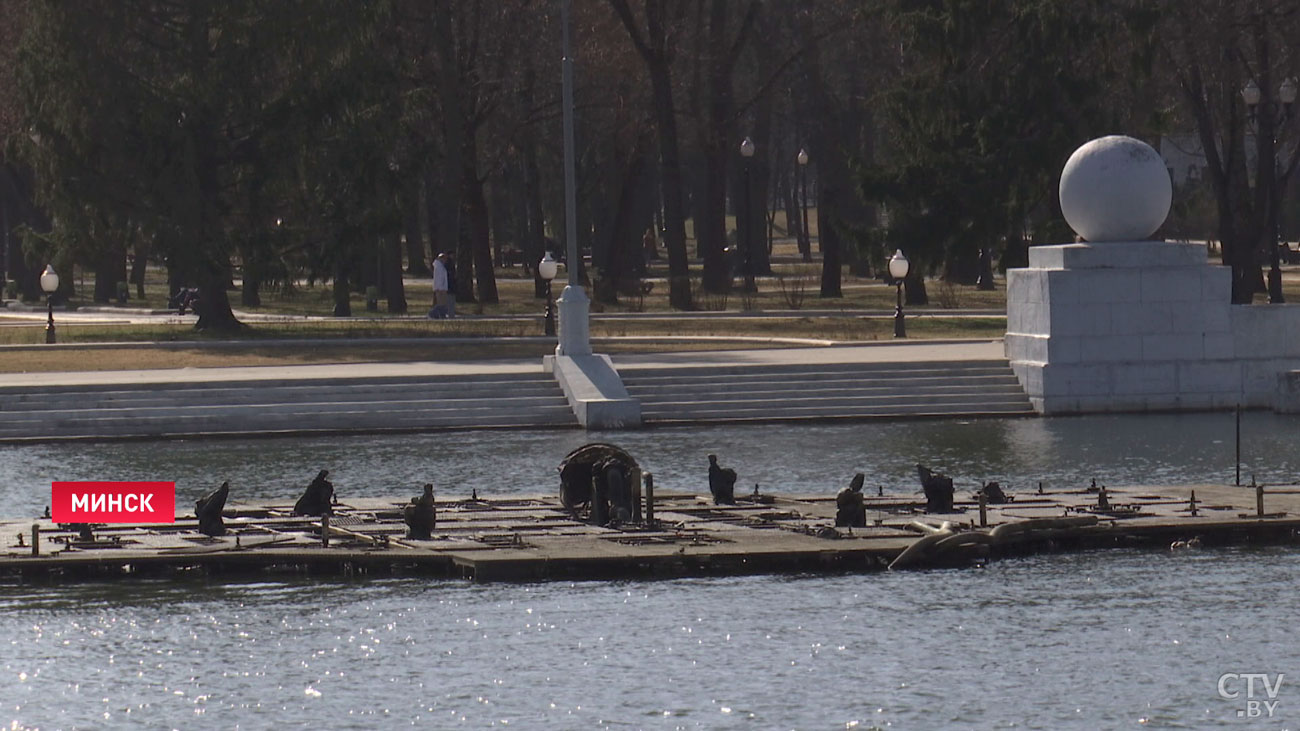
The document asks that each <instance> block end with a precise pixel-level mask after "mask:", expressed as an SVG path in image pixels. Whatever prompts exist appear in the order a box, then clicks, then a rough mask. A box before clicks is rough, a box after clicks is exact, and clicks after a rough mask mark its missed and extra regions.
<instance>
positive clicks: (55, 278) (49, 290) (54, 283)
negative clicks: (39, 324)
mask: <svg viewBox="0 0 1300 731" xmlns="http://www.w3.org/2000/svg"><path fill="white" fill-rule="evenodd" d="M41 291H42V292H44V293H45V303H46V306H47V307H48V308H49V320H48V321H47V322H46V323H45V342H46V344H47V345H52V344H53V343H54V342H55V339H54V293H55V292H57V291H59V275H58V274H57V273H55V271H54V265H52V264H46V265H45V271H44V272H42V273H41Z"/></svg>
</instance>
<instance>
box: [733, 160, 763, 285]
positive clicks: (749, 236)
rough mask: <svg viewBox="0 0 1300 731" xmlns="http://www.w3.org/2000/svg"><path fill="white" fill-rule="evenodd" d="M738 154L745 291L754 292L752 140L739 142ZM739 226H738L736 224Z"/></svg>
mask: <svg viewBox="0 0 1300 731" xmlns="http://www.w3.org/2000/svg"><path fill="white" fill-rule="evenodd" d="M740 156H741V158H743V159H744V161H745V196H744V198H745V214H744V220H745V229H744V230H745V242H744V243H745V291H746V292H756V291H758V287H757V286H756V285H755V284H754V234H753V228H754V227H753V216H752V211H753V208H752V201H751V200H750V188H751V186H750V183H749V160H750V158H752V157H754V141H753V140H751V139H750V138H749V137H746V138H745V140H744V141H743V142H741V143H740ZM737 228H739V226H737Z"/></svg>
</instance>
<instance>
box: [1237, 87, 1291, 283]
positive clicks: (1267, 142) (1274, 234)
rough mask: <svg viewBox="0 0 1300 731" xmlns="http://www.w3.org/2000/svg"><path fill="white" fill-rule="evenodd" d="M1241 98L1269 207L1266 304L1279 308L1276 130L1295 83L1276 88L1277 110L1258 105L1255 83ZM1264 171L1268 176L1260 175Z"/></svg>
mask: <svg viewBox="0 0 1300 731" xmlns="http://www.w3.org/2000/svg"><path fill="white" fill-rule="evenodd" d="M1241 98H1242V101H1244V102H1246V108H1247V109H1248V110H1249V111H1250V120H1251V122H1253V123H1254V125H1255V134H1256V140H1255V147H1256V150H1257V151H1258V154H1259V156H1260V157H1259V159H1258V160H1257V161H1256V165H1257V166H1258V171H1259V173H1260V175H1259V176H1257V177H1262V178H1263V179H1261V180H1259V181H1257V183H1258V185H1260V186H1261V187H1264V191H1263V193H1264V195H1265V196H1266V200H1267V203H1266V205H1267V206H1268V235H1269V268H1268V301H1269V303H1270V304H1281V303H1283V302H1285V301H1286V300H1285V299H1284V298H1283V297H1282V262H1281V251H1280V250H1279V246H1278V241H1279V238H1280V237H1279V228H1280V227H1279V222H1278V210H1279V209H1280V208H1281V207H1282V186H1280V185H1278V175H1277V128H1278V127H1280V126H1282V125H1284V124H1286V123H1287V121H1288V120H1290V118H1291V107H1292V105H1293V104H1294V103H1295V98H1296V82H1295V79H1286V80H1285V81H1283V82H1282V84H1281V86H1279V87H1278V90H1277V100H1278V101H1280V102H1281V103H1282V104H1281V107H1280V108H1279V107H1278V105H1277V103H1276V102H1272V101H1270V102H1268V103H1266V104H1262V105H1261V102H1262V101H1263V92H1262V91H1261V90H1260V88H1259V85H1258V84H1256V83H1255V80H1254V79H1251V80H1250V81H1249V82H1247V83H1246V86H1245V88H1243V89H1242V90H1241ZM1261 106H1262V107H1263V108H1262V109H1261ZM1261 111H1262V114H1261ZM1265 160H1267V166H1268V167H1267V168H1265ZM1265 171H1267V175H1263V174H1264V173H1265Z"/></svg>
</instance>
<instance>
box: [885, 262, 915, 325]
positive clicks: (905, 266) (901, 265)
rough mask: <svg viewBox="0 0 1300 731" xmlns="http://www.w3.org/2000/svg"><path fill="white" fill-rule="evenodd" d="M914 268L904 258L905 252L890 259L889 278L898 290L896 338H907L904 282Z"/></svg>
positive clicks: (895, 314) (895, 312) (895, 306)
mask: <svg viewBox="0 0 1300 731" xmlns="http://www.w3.org/2000/svg"><path fill="white" fill-rule="evenodd" d="M911 268H912V263H911V262H909V261H908V260H907V257H905V256H903V250H902V249H898V250H896V251H895V252H894V255H893V256H891V257H889V276H891V277H893V279H894V286H895V287H897V288H898V304H896V305H894V337H896V338H905V337H907V327H906V326H905V325H904V324H903V280H904V279H906V278H907V272H908V270H910V269H911Z"/></svg>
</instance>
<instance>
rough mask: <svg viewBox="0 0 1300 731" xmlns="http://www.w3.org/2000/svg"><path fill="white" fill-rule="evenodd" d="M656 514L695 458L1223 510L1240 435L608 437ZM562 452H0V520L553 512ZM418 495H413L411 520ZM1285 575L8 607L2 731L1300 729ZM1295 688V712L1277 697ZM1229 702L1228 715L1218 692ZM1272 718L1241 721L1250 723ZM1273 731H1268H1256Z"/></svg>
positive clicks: (1274, 443) (685, 481) (1060, 566)
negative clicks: (276, 500)
mask: <svg viewBox="0 0 1300 731" xmlns="http://www.w3.org/2000/svg"><path fill="white" fill-rule="evenodd" d="M1243 426H1244V432H1243V457H1244V461H1245V463H1246V468H1245V474H1247V475H1249V474H1251V473H1256V474H1257V475H1258V477H1259V479H1261V480H1263V481H1273V482H1281V481H1290V480H1293V479H1294V476H1295V474H1296V472H1297V459H1300V451H1298V450H1297V447H1300V444H1298V442H1300V429H1297V428H1296V427H1297V426H1300V421H1297V420H1295V419H1290V418H1282V417H1274V416H1267V415H1254V414H1251V415H1247V417H1246V419H1245V423H1244V425H1243ZM602 438H606V439H608V440H610V441H614V442H616V443H618V444H620V445H622V446H624V447H626V448H627V449H629V451H631V452H632V453H633V454H635V455H636V456H637V457H638V458H639V459H640V460H641V461H642V463H643V465H645V466H646V468H647V469H649V470H651V471H653V472H655V474H656V479H657V480H658V483H659V484H661V485H665V486H666V487H669V488H672V489H701V490H702V489H704V476H703V473H704V466H705V464H706V462H705V459H704V455H705V454H706V453H707V452H709V451H716V452H718V453H719V454H720V455H721V456H722V458H723V460H722V461H723V462H724V463H727V464H731V465H734V466H736V467H737V469H738V471H739V472H740V473H741V480H743V481H747V482H751V483H752V482H759V483H761V484H762V485H763V486H764V488H765V489H767V488H769V487H770V488H771V489H773V490H786V491H799V492H816V491H829V490H833V489H837V488H838V487H839V486H840V485H841V484H843V483H844V482H845V481H846V480H847V478H848V477H849V476H851V475H852V473H853V472H855V471H863V472H866V473H867V474H868V475H869V476H870V477H869V480H871V481H872V482H878V483H881V484H884V485H885V486H886V489H889V490H897V491H910V490H912V489H913V484H914V483H913V480H914V478H913V477H912V473H911V471H910V467H911V465H912V464H914V463H915V462H917V461H922V462H926V463H929V464H932V465H934V466H936V467H938V468H940V469H943V470H945V471H948V472H950V473H952V474H954V475H955V476H957V478H958V484H959V486H960V485H961V484H962V482H963V480H965V481H966V484H967V485H970V486H972V487H973V486H974V484H975V481H976V480H977V479H1001V480H1003V482H1004V484H1006V483H1008V482H1009V483H1010V484H1011V485H1012V489H1013V491H1014V490H1015V489H1028V486H1029V485H1030V484H1032V483H1033V482H1035V481H1037V480H1040V479H1041V480H1044V481H1047V482H1048V483H1049V484H1056V483H1062V484H1075V483H1081V482H1083V481H1085V480H1087V479H1089V478H1091V477H1093V476H1096V477H1098V478H1099V479H1101V480H1103V481H1105V482H1107V483H1108V484H1124V483H1162V482H1219V483H1223V482H1230V481H1231V480H1232V475H1233V436H1232V416H1231V415H1202V416H1151V417H1105V418H1091V417H1090V418H1078V419H1047V420H1006V421H999V420H992V421H974V422H969V423H959V422H911V423H890V424H865V425H864V424H857V425H851V426H849V425H844V426H829V427H802V428H793V427H788V426H783V427H753V428H716V429H715V428H691V429H680V430H678V429H674V430H653V431H644V432H636V433H620V434H616V435H604V436H603V437H602ZM586 440H587V435H584V434H582V433H578V432H564V431H560V432H526V433H505V432H502V433H479V434H456V435H433V436H419V437H412V436H402V437H385V438H377V437H367V438H348V439H341V438H334V439H316V440H300V439H286V440H246V441H245V440H241V441H222V442H202V443H186V442H178V443H145V444H104V445H56V446H48V445H47V446H29V447H18V448H14V447H0V514H3V515H9V516H13V515H22V514H35V513H38V512H39V511H40V510H41V509H43V507H44V505H45V503H46V502H48V500H47V498H48V494H49V493H48V490H49V487H48V483H49V482H50V481H51V480H53V479H174V480H176V481H177V483H178V492H179V493H180V496H179V500H180V501H181V502H185V501H186V500H187V499H189V496H188V493H198V492H200V491H203V490H206V489H210V488H211V487H212V486H214V485H215V484H216V483H217V482H219V481H220V480H222V479H230V480H231V482H232V485H234V486H235V490H236V495H237V496H239V497H247V498H249V499H252V498H262V497H271V496H276V497H284V496H286V495H288V496H292V495H296V493H297V491H298V490H300V489H301V487H302V486H305V484H306V483H307V482H308V481H309V480H310V478H311V477H312V476H313V475H314V473H315V471H316V470H317V469H318V468H321V467H328V468H330V469H332V470H333V471H334V477H335V478H336V479H335V484H336V486H337V488H338V489H339V492H340V493H341V494H342V495H343V497H345V498H346V497H347V495H349V494H353V495H361V494H365V495H387V494H401V493H403V492H406V491H413V490H414V486H415V485H417V484H419V483H420V482H423V481H425V480H426V479H431V480H433V481H434V482H435V483H437V484H438V485H439V486H440V488H441V490H442V495H443V496H450V497H456V496H458V495H459V493H462V492H463V493H465V494H468V492H469V490H470V489H471V488H474V489H478V490H479V491H480V493H484V492H486V493H487V494H490V495H491V494H518V493H537V492H549V491H550V490H552V489H553V486H554V465H555V462H557V461H558V459H559V457H560V456H562V455H563V453H564V452H565V451H567V450H568V449H570V448H572V447H574V446H577V445H579V444H581V443H583V442H585V441H586ZM412 494H413V493H412ZM1297 559H1300V551H1297V550H1296V549H1292V548H1263V549H1224V550H1218V549H1216V550H1202V551H1193V552H1178V553H1170V554H1166V553H1161V552H1135V551H1134V552H1131V551H1109V552H1094V553H1082V554H1067V555H1052V556H1040V557H1034V558H1028V559H1018V560H1005V561H999V562H995V563H992V564H990V565H989V566H987V567H985V568H983V569H970V570H961V571H930V572H920V573H905V574H889V573H880V574H867V575H836V576H768V577H763V576H758V577H742V578H734V579H698V580H692V579H683V580H674V581H655V582H643V581H635V582H580V583H550V584H501V585H482V586H479V585H472V584H466V583H463V582H460V581H453V580H428V579H392V580H374V581H370V580H367V581H355V582H352V581H345V580H332V579H327V580H307V579H303V580H276V581H266V582H250V581H226V582H218V581H215V580H204V579H184V580H175V581H119V582H105V583H92V584H79V585H49V586H32V585H12V584H11V585H0V726H8V725H13V726H16V727H19V728H22V727H40V728H112V727H123V728H124V727H147V728H172V727H175V728H190V727H220V728H235V727H239V728H269V727H308V726H311V727H321V726H322V725H328V727H330V728H375V727H388V726H396V725H404V726H405V725H415V726H421V727H426V728H442V727H466V728H482V727H505V728H525V729H533V728H560V729H576V728H591V727H597V726H601V725H607V726H611V727H618V728H642V727H644V728H665V729H675V728H687V729H695V728H707V729H713V728H764V729H768V728H772V729H778V728H799V729H806V728H855V727H856V728H872V727H886V728H921V729H930V728H949V727H952V728H971V727H975V728H998V727H1008V728H1043V729H1058V728H1079V729H1094V728H1118V727H1135V726H1139V725H1144V726H1148V727H1173V728H1204V727H1211V726H1218V725H1221V724H1225V723H1240V724H1245V725H1247V726H1249V725H1251V721H1250V719H1238V717H1237V713H1238V711H1244V709H1246V707H1247V706H1246V699H1245V692H1244V683H1243V684H1241V685H1242V687H1241V691H1242V692H1241V694H1240V696H1239V697H1238V698H1236V699H1225V698H1221V697H1220V694H1219V692H1218V686H1217V684H1218V680H1219V677H1220V676H1221V675H1222V674H1224V673H1273V674H1276V673H1285V674H1286V680H1285V681H1284V683H1283V686H1282V688H1281V690H1280V692H1279V694H1278V697H1277V699H1276V700H1277V701H1278V703H1279V705H1278V706H1277V710H1276V716H1278V717H1281V718H1284V719H1286V718H1290V719H1294V718H1297V717H1300V666H1298V664H1297V660H1298V659H1300V657H1298V656H1300V650H1297V643H1296V642H1295V641H1294V639H1293V635H1294V629H1293V627H1292V625H1293V624H1294V621H1295V620H1296V612H1295V609H1294V608H1295V607H1296V606H1300V581H1298V579H1300V562H1298V561H1297ZM1293 682H1294V683H1295V685H1292V683H1293ZM1227 688H1228V689H1229V690H1237V686H1236V685H1233V684H1230V685H1228V686H1227ZM1260 697H1261V698H1262V697H1263V696H1262V695H1261V696H1260ZM1261 727H1268V728H1279V727H1285V725H1281V726H1279V724H1278V721H1277V720H1276V718H1275V720H1274V721H1273V722H1272V723H1271V724H1268V725H1267V726H1263V725H1261Z"/></svg>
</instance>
